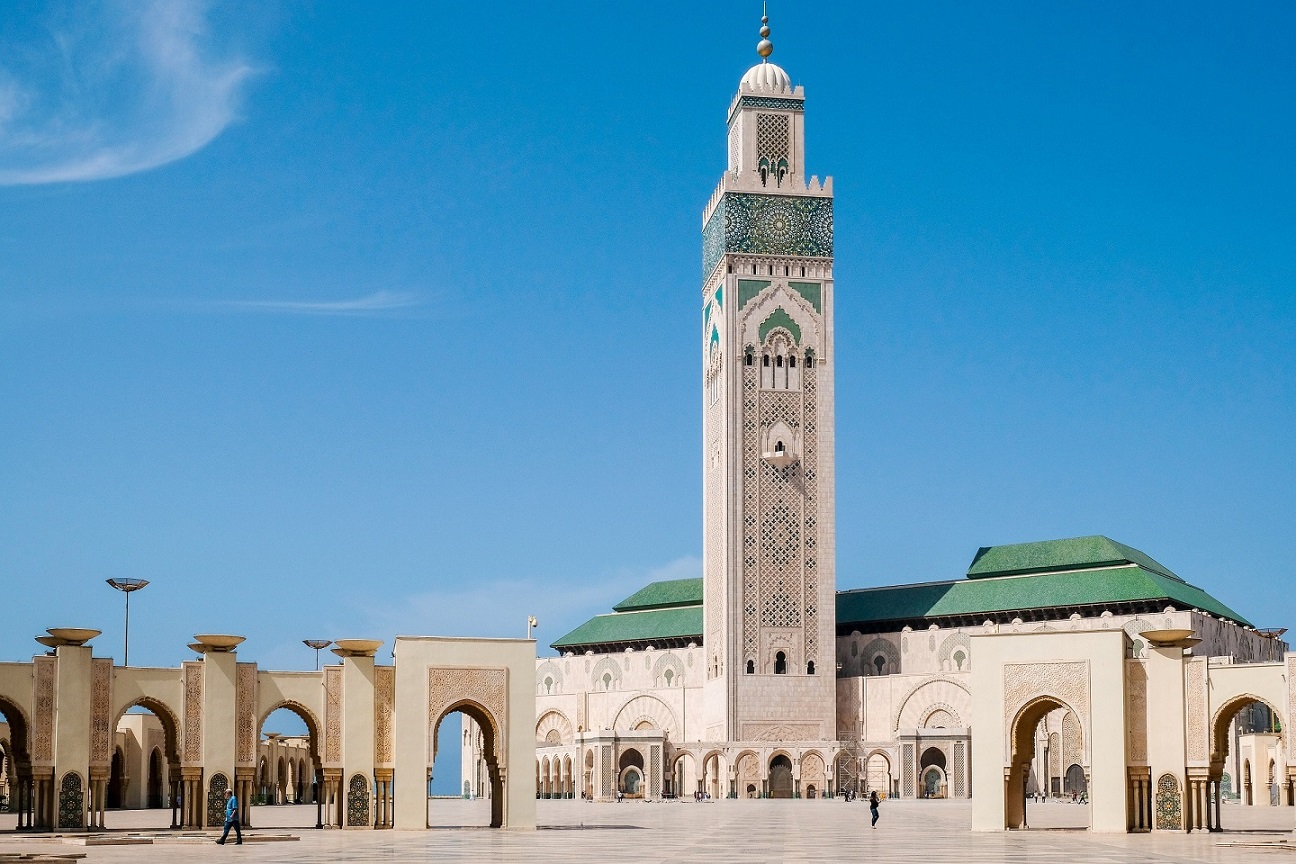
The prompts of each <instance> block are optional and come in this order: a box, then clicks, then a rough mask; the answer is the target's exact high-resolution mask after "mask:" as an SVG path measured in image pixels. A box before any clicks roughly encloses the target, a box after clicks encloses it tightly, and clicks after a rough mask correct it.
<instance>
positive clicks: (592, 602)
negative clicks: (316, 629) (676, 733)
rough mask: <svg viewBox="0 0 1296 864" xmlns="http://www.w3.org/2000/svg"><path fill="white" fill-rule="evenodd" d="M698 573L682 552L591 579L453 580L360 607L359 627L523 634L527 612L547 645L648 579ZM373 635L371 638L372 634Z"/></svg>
mask: <svg viewBox="0 0 1296 864" xmlns="http://www.w3.org/2000/svg"><path fill="white" fill-rule="evenodd" d="M701 575H702V560H701V559H700V558H696V557H693V556H686V557H684V558H679V559H676V560H674V561H671V562H669V563H667V564H665V565H663V566H661V567H656V568H650V569H645V568H625V569H621V570H618V571H615V572H613V573H607V574H598V576H597V578H579V579H573V580H572V581H570V582H567V583H564V584H555V583H554V582H553V580H549V579H545V580H539V579H536V580H528V579H511V580H506V581H495V582H474V581H472V580H468V579H464V580H457V581H455V583H454V584H453V586H447V587H446V588H444V589H441V590H437V591H433V592H428V593H420V594H414V595H407V596H404V597H397V598H393V600H392V601H391V602H389V603H383V604H379V605H375V606H371V607H369V608H367V609H362V610H360V611H361V616H362V617H361V620H362V622H363V624H364V626H365V627H366V629H365V632H366V633H369V632H372V633H382V634H399V635H402V636H406V635H408V636H425V635H437V636H524V635H525V634H526V621H527V616H528V615H535V616H536V617H537V618H539V619H540V629H539V630H538V631H537V632H536V633H535V634H534V635H535V637H536V639H537V641H538V642H539V643H540V644H541V645H548V644H549V643H550V642H552V641H553V640H555V639H557V638H558V637H560V636H562V635H563V634H564V633H566V632H568V631H569V630H571V629H573V628H575V627H576V626H577V625H579V624H580V623H581V622H583V621H585V620H586V619H588V618H589V617H591V616H593V615H597V614H599V613H602V612H610V611H612V604H613V603H616V602H617V601H619V600H622V599H624V598H625V597H628V596H629V595H630V594H632V593H634V592H635V591H638V590H639V589H640V588H642V587H643V586H644V585H647V584H648V583H649V582H656V581H659V580H663V579H691V578H695V577H698V576H701ZM375 638H377V637H375Z"/></svg>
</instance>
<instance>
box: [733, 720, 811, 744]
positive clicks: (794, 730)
mask: <svg viewBox="0 0 1296 864" xmlns="http://www.w3.org/2000/svg"><path fill="white" fill-rule="evenodd" d="M742 730H743V736H742V737H743V740H745V741H815V740H818V739H819V738H820V737H821V736H820V735H819V724H818V723H781V722H777V721H775V722H747V723H744V724H742Z"/></svg>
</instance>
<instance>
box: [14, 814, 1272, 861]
mask: <svg viewBox="0 0 1296 864" xmlns="http://www.w3.org/2000/svg"><path fill="white" fill-rule="evenodd" d="M486 806H487V805H486V804H485V802H480V801H475V802H468V801H453V800H452V801H434V802H432V804H431V805H430V807H429V812H430V816H431V819H432V821H433V823H434V824H442V825H450V824H460V825H462V824H480V823H483V822H485V821H486V819H487V818H488V815H489V814H488V812H487V810H486ZM1084 810H1085V808H1083V807H1080V806H1078V805H1072V804H1049V805H1042V804H1040V805H1031V807H1030V820H1031V824H1032V825H1036V826H1040V827H1041V828H1044V827H1046V826H1065V825H1074V824H1077V822H1080V821H1083V819H1084ZM970 811H971V805H970V804H968V803H966V802H943V801H892V802H888V803H885V804H884V805H883V808H882V821H881V823H880V824H879V829H878V830H876V831H872V830H870V829H869V827H868V808H867V807H866V806H865V805H864V804H863V803H862V802H854V803H850V804H847V803H844V802H840V801H743V802H731V801H722V802H709V803H703V804H697V803H693V802H691V801H690V802H683V803H664V804H644V803H638V802H635V803H625V804H583V803H581V802H572V801H541V802H539V817H540V822H541V824H542V826H544V827H543V828H542V829H541V830H539V831H535V832H512V831H492V830H489V829H486V828H466V829H465V828H460V829H452V828H443V829H436V830H431V831H426V832H403V831H402V832H396V831H381V832H374V831H315V830H310V829H309V828H307V827H305V826H308V825H313V824H314V814H315V808H314V807H258V808H256V809H255V811H254V819H255V820H256V822H257V828H255V829H254V830H253V832H252V833H256V834H261V833H266V834H270V833H285V832H287V833H292V834H295V835H297V836H299V837H300V838H301V839H300V841H297V842H279V843H256V844H253V843H247V844H244V845H243V846H242V847H240V848H224V849H222V848H218V847H216V846H215V845H213V844H212V843H211V841H210V839H206V838H204V839H201V840H200V839H199V838H197V837H194V838H192V839H190V840H188V841H187V842H186V841H184V840H183V838H174V839H173V840H172V842H167V843H165V844H163V843H159V844H156V845H153V846H92V847H83V846H73V845H66V844H63V843H61V842H60V841H58V840H38V839H34V838H27V837H23V836H21V835H14V834H5V835H2V836H0V856H3V855H4V854H5V853H12V852H19V851H22V852H43V853H46V854H49V853H71V852H83V853H85V854H86V858H85V861H86V862H87V864H93V862H105V864H107V862H141V864H149V862H157V864H182V862H187V861H215V860H227V859H231V858H234V859H238V860H244V861H257V862H320V861H346V862H390V861H424V860H437V861H500V862H525V864H546V862H563V864H570V862H605V861H615V860H631V861H635V862H638V864H649V862H654V864H655V862H670V864H685V862H698V864H702V862H706V864H714V862H726V861H736V860H743V861H750V862H780V861H814V862H852V864H860V862H870V864H871V862H897V864H899V862H904V864H911V862H913V861H915V860H921V861H930V862H952V861H958V862H969V864H972V862H991V861H994V862H997V861H1005V860H1009V859H1013V860H1022V861H1031V862H1051V861H1057V862H1067V864H1072V862H1078V861H1084V862H1096V864H1104V862H1112V864H1117V862H1135V861H1156V862H1197V861H1201V862H1233V861H1236V862H1250V861H1254V860H1255V858H1256V856H1257V855H1258V854H1259V855H1266V856H1271V857H1275V856H1276V860H1284V859H1287V858H1288V857H1289V856H1290V858H1291V860H1293V861H1296V848H1292V849H1290V851H1289V850H1288V849H1286V848H1283V847H1281V846H1277V845H1276V844H1278V843H1280V842H1281V841H1291V842H1290V843H1288V844H1286V845H1287V846H1289V847H1296V835H1293V834H1292V833H1291V829H1292V827H1293V825H1296V810H1294V809H1292V808H1277V809H1261V808H1248V809H1244V808H1241V807H1229V808H1226V811H1225V814H1224V820H1225V825H1226V826H1232V827H1233V828H1234V829H1237V830H1232V831H1227V832H1226V833H1224V834H1157V835H1134V836H1131V835H1095V834H1089V833H1087V832H1084V831H1077V830H1066V829H1064V828H1056V829H1054V830H1036V831H1027V832H1014V833H1009V834H973V833H971V832H970V831H968V828H967V826H968V824H969V821H970ZM161 815H163V814H161V813H159V812H157V811H155V812H152V813H150V812H148V811H134V812H122V813H109V814H108V816H109V824H110V825H114V824H115V825H117V826H118V827H119V828H121V829H128V828H132V827H135V828H146V827H157V826H160V825H161V824H162V820H160V819H159V818H158V817H159V816H161ZM0 825H4V826H5V827H8V826H9V825H10V817H8V815H7V814H6V815H5V817H4V821H3V822H0ZM1227 844H1252V845H1227ZM1256 844H1259V845H1256Z"/></svg>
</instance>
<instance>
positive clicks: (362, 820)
mask: <svg viewBox="0 0 1296 864" xmlns="http://www.w3.org/2000/svg"><path fill="white" fill-rule="evenodd" d="M346 813H347V827H348V828H364V827H366V826H368V824H369V781H368V780H367V779H365V776H364V775H363V774H352V775H351V783H350V784H349V785H348V786H347V804H346Z"/></svg>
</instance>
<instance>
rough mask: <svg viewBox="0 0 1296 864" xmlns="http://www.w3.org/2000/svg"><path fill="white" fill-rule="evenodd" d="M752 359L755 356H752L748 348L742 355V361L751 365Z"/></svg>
mask: <svg viewBox="0 0 1296 864" xmlns="http://www.w3.org/2000/svg"><path fill="white" fill-rule="evenodd" d="M754 360H755V358H754V357H752V352H751V351H750V350H748V351H747V353H746V354H744V355H743V363H745V364H746V365H748V366H750V365H752V363H753V361H754Z"/></svg>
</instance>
